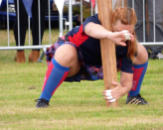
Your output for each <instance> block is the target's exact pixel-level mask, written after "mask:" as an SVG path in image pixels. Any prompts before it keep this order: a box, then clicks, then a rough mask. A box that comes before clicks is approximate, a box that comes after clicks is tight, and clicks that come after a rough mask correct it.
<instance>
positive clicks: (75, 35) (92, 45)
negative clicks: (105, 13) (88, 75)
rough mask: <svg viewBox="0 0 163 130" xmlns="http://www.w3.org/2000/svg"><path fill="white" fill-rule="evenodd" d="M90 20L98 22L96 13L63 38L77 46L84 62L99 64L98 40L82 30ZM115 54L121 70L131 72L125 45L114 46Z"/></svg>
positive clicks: (130, 63) (130, 62)
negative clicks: (119, 61)
mask: <svg viewBox="0 0 163 130" xmlns="http://www.w3.org/2000/svg"><path fill="white" fill-rule="evenodd" d="M90 22H93V23H96V24H100V21H99V19H98V15H94V16H91V17H88V18H87V19H86V20H85V21H84V23H83V24H82V25H81V26H77V27H75V28H73V29H72V30H71V31H70V32H68V33H67V34H66V36H65V38H66V40H68V41H70V42H71V43H73V44H74V45H75V46H76V47H77V48H79V50H80V51H81V53H82V56H83V59H84V61H85V62H86V64H88V65H101V52H100V40H99V39H95V38H93V37H90V36H88V35H87V34H86V33H85V32H84V28H85V26H86V25H87V24H88V23H90ZM116 56H117V60H119V59H121V70H122V71H124V72H129V73H132V72H133V70H132V61H131V59H130V58H129V57H127V47H122V46H116Z"/></svg>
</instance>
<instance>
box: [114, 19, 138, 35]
mask: <svg viewBox="0 0 163 130" xmlns="http://www.w3.org/2000/svg"><path fill="white" fill-rule="evenodd" d="M112 29H113V32H120V31H123V30H128V31H129V32H130V33H131V34H133V33H134V29H135V27H134V25H125V24H123V23H122V22H121V21H120V20H118V21H117V22H116V23H115V24H113V26H112Z"/></svg>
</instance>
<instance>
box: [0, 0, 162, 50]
mask: <svg viewBox="0 0 163 130" xmlns="http://www.w3.org/2000/svg"><path fill="white" fill-rule="evenodd" d="M6 1H7V41H6V43H7V44H6V45H4V46H1V45H0V50H17V49H42V48H46V47H48V46H50V44H52V42H54V41H52V33H51V30H52V27H51V17H50V16H51V7H50V0H48V1H49V2H48V30H49V42H48V43H47V44H46V45H42V44H41V24H40V22H39V24H38V25H36V26H39V32H38V33H39V45H37V46H33V45H32V44H31V34H30V16H29V17H28V30H29V31H28V45H25V46H20V31H19V28H20V24H19V23H18V46H16V45H11V41H10V36H11V34H10V19H9V4H8V0H6ZM117 1H118V0H113V5H115V4H116V2H117ZM121 1H122V6H125V3H124V2H125V0H121ZM128 1H129V0H128ZM130 1H131V0H130ZM137 1H142V2H143V10H142V15H143V18H142V19H143V20H142V21H143V23H142V24H143V27H142V30H143V40H142V41H141V43H142V44H143V45H148V46H150V45H152V46H153V45H163V41H157V39H156V10H157V8H156V0H152V1H153V32H154V33H153V41H147V38H146V32H147V29H146V10H145V0H137ZM17 3H18V6H17V10H18V20H17V21H18V22H19V9H18V8H19V0H17ZM73 4H76V3H74V1H73V0H68V1H67V2H66V3H65V5H66V6H68V12H69V13H68V15H69V19H68V21H66V22H64V23H65V24H66V25H68V27H69V30H71V29H72V27H73V26H72V25H73V24H72V23H73V18H72V17H73V11H72V8H73ZM77 4H79V5H80V6H79V7H80V18H81V23H82V22H83V0H80V2H77ZM135 5H136V3H135V0H132V7H133V8H135ZM96 11H97V8H96ZM96 11H94V12H96ZM38 12H39V15H38V18H39V19H40V0H38ZM62 13H63V12H62ZM90 14H91V15H93V7H92V5H91V13H90ZM62 16H63V15H60V17H61V18H60V19H61V20H60V26H61V27H60V30H59V32H61V33H60V36H62V35H63V17H62ZM39 21H40V20H39ZM162 22H163V21H162ZM162 28H163V27H162ZM162 30H163V29H162ZM53 35H54V34H53ZM56 35H58V34H56ZM162 37H163V36H162Z"/></svg>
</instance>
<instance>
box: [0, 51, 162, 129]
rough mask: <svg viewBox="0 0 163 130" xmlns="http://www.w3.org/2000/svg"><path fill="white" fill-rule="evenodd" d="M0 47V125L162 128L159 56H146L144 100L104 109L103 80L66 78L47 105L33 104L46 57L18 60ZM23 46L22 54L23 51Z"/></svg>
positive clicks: (19, 127)
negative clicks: (44, 107) (152, 57)
mask: <svg viewBox="0 0 163 130" xmlns="http://www.w3.org/2000/svg"><path fill="white" fill-rule="evenodd" d="M15 52H16V51H0V130H1V129H2V130H5V129H9V130H35V129H36V130H37V129H40V130H50V129H51V130H85V129H86V130H163V60H150V61H149V68H148V71H147V74H146V76H145V79H144V83H143V87H142V91H141V94H142V95H143V97H145V98H146V99H147V101H148V102H149V105H145V106H136V105H126V104H125V100H126V96H125V97H123V98H121V99H120V100H119V107H117V108H107V107H106V105H105V101H104V99H103V95H102V91H103V89H104V86H103V81H102V80H99V81H95V82H89V81H82V82H80V83H77V82H73V83H68V82H65V83H63V84H62V85H61V87H60V88H59V89H58V91H56V93H55V95H54V96H53V98H52V100H51V102H50V107H49V108H46V109H36V108H35V102H34V100H35V99H37V98H38V97H39V95H40V92H41V87H42V84H43V80H44V74H45V72H46V67H47V66H46V62H45V61H43V63H35V64H30V63H28V62H26V63H25V64H17V63H15V62H14V60H13V59H14V56H15ZM29 52H30V51H29V50H28V51H26V58H28V53H29Z"/></svg>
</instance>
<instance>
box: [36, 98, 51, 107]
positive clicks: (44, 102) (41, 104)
mask: <svg viewBox="0 0 163 130" xmlns="http://www.w3.org/2000/svg"><path fill="white" fill-rule="evenodd" d="M36 101H37V103H36V107H37V108H45V107H48V106H49V101H47V100H45V99H42V98H41V99H37V100H36Z"/></svg>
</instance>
